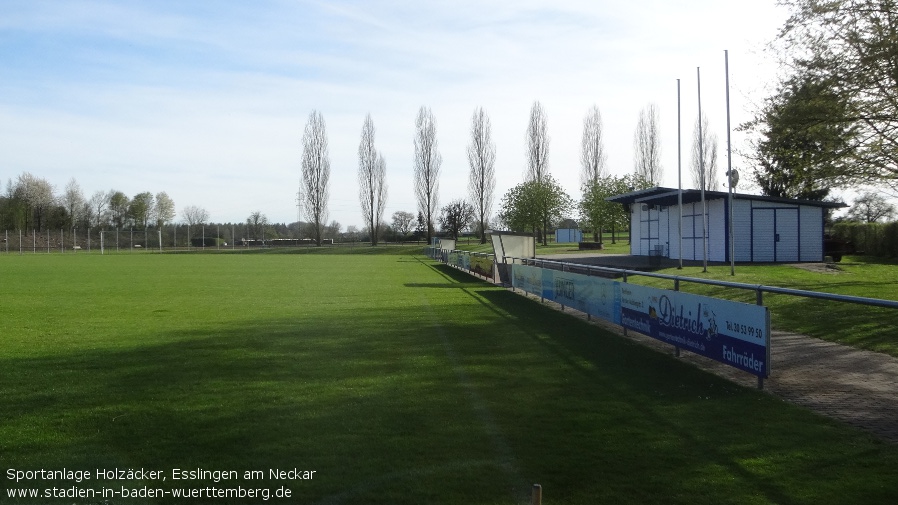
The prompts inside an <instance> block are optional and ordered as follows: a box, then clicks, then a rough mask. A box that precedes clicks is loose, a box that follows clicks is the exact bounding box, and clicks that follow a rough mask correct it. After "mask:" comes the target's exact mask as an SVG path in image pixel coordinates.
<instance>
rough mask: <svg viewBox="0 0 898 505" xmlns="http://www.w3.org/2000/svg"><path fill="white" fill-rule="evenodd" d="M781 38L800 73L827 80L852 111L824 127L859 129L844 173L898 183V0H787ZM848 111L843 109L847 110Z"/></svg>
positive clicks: (827, 119)
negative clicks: (897, 56) (897, 59)
mask: <svg viewBox="0 0 898 505" xmlns="http://www.w3.org/2000/svg"><path fill="white" fill-rule="evenodd" d="M783 3H784V4H785V5H786V6H788V7H789V8H790V11H791V15H790V17H789V19H788V20H787V21H786V24H785V25H784V26H783V28H782V30H781V32H780V35H779V37H778V42H779V43H780V44H781V47H779V48H778V49H780V53H781V54H784V55H785V62H784V63H785V64H786V65H787V66H788V67H789V68H790V69H792V71H793V73H794V75H795V76H799V77H801V76H803V77H806V78H807V79H808V80H810V81H811V82H814V83H817V82H822V83H826V84H827V86H828V87H829V89H830V90H831V91H830V93H831V94H832V95H833V96H834V97H836V100H835V104H836V105H837V106H838V108H839V109H841V108H844V113H840V114H835V115H831V116H825V115H821V116H820V117H819V118H818V120H819V121H820V122H821V123H822V124H823V125H824V128H835V129H843V130H854V131H856V132H857V135H853V136H851V138H850V140H851V143H850V149H841V148H838V149H833V150H832V152H834V153H836V154H839V155H840V157H843V158H846V160H845V161H846V162H845V163H836V164H835V167H836V168H840V169H841V173H839V174H838V175H840V176H843V177H847V178H849V179H851V180H853V181H855V182H857V181H860V182H870V183H886V184H889V185H891V186H892V187H893V188H895V187H898V71H896V64H898V63H896V55H898V35H896V34H898V15H896V12H898V4H896V2H895V0H784V1H783ZM840 112H841V111H840Z"/></svg>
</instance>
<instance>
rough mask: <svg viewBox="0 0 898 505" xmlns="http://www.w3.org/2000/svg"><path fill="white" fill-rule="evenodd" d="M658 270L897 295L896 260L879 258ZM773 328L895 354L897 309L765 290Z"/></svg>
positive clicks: (741, 295)
mask: <svg viewBox="0 0 898 505" xmlns="http://www.w3.org/2000/svg"><path fill="white" fill-rule="evenodd" d="M660 273H666V274H669V275H681V276H685V277H696V278H706V279H717V280H723V281H731V282H741V283H744V284H753V285H758V284H762V285H766V286H779V287H787V288H794V289H803V290H807V291H822V292H827V293H837V294H843V295H851V296H861V297H868V298H880V299H884V300H898V289H896V286H898V262H895V261H894V260H888V259H882V258H870V257H863V256H848V257H846V258H845V259H844V260H843V261H842V262H841V263H839V264H838V265H836V268H833V269H820V268H810V267H808V266H807V265H804V266H794V265H751V266H737V267H736V275H735V276H731V275H730V267H729V266H710V267H708V272H707V273H703V272H702V268H701V267H684V268H683V269H682V270H677V269H675V268H671V269H667V270H662V271H661V272H660ZM630 280H631V282H637V283H640V284H650V285H655V286H659V287H664V288H667V289H671V288H672V284H673V283H672V282H671V281H668V280H659V279H649V278H647V277H631V279H630ZM680 287H681V289H682V290H683V291H687V292H692V293H698V294H704V295H708V296H716V297H720V298H728V299H733V300H739V301H743V302H747V303H755V293H754V292H753V291H743V290H733V289H728V288H721V287H715V286H707V285H702V284H694V283H688V282H684V283H681V285H680ZM764 305H766V306H768V307H770V311H771V324H772V325H773V327H774V328H777V329H783V330H788V331H794V332H797V333H802V334H805V335H810V336H813V337H817V338H821V339H824V340H829V341H833V342H839V343H841V344H845V345H850V346H853V347H857V348H860V349H868V350H871V351H877V352H881V353H885V354H889V355H891V356H895V357H898V310H895V309H887V308H879V307H867V306H863V305H857V304H851V303H840V302H830V301H823V300H815V299H811V298H801V297H795V296H789V295H777V294H769V293H767V294H765V295H764Z"/></svg>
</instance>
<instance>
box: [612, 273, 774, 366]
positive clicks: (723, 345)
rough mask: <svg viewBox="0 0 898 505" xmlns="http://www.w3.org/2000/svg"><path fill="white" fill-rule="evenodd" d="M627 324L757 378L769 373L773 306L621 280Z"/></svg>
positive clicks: (622, 301)
mask: <svg viewBox="0 0 898 505" xmlns="http://www.w3.org/2000/svg"><path fill="white" fill-rule="evenodd" d="M620 294H621V299H620V303H621V318H620V321H621V322H620V324H621V326H623V327H624V328H628V329H631V330H634V331H638V332H639V333H642V334H644V335H648V336H650V337H652V338H655V339H658V340H661V341H663V342H667V343H669V344H672V345H675V346H677V347H681V348H683V349H686V350H688V351H691V352H694V353H696V354H701V355H702V356H706V357H708V358H711V359H714V360H716V361H720V362H722V363H725V364H727V365H730V366H732V367H735V368H738V369H740V370H744V371H746V372H749V373H751V374H754V375H756V376H758V377H769V376H770V345H769V342H770V336H769V333H770V311H769V310H768V309H767V307H763V306H760V305H751V304H747V303H740V302H732V301H729V300H721V299H718V298H710V297H706V296H699V295H693V294H689V293H682V292H680V291H669V290H666V289H657V288H650V287H646V286H639V285H634V284H626V283H621V284H620Z"/></svg>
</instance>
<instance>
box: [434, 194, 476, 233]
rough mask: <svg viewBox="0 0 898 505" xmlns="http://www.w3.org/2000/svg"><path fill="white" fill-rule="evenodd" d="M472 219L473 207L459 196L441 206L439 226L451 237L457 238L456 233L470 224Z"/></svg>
mask: <svg viewBox="0 0 898 505" xmlns="http://www.w3.org/2000/svg"><path fill="white" fill-rule="evenodd" d="M472 219H474V207H473V206H472V205H471V204H470V203H468V202H466V201H464V200H462V199H461V198H459V199H457V200H453V201H451V202H449V203H448V204H447V205H446V206H445V207H443V210H442V213H441V214H440V226H441V227H442V228H443V231H445V232H448V233H449V235H450V236H452V238H453V239H455V240H458V234H459V233H460V232H462V231H464V230H465V228H467V227H468V225H469V224H471V220H472Z"/></svg>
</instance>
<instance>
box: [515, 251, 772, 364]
mask: <svg viewBox="0 0 898 505" xmlns="http://www.w3.org/2000/svg"><path fill="white" fill-rule="evenodd" d="M512 286H514V287H515V288H517V289H522V290H524V291H526V292H528V293H532V294H534V295H537V296H541V297H543V298H545V299H547V300H551V301H554V302H557V303H560V304H562V305H564V306H567V307H573V308H575V309H577V310H579V311H581V312H585V313H587V314H590V315H592V316H595V317H599V318H602V319H604V320H606V321H610V322H612V323H615V324H619V325H621V326H623V327H624V328H627V329H630V330H633V331H637V332H639V333H642V334H644V335H647V336H649V337H652V338H655V339H658V340H660V341H662V342H666V343H668V344H671V345H674V346H677V347H679V348H681V349H684V350H687V351H691V352H693V353H696V354H700V355H702V356H705V357H708V358H711V359H713V360H716V361H720V362H722V363H725V364H727V365H730V366H732V367H735V368H738V369H740V370H743V371H746V372H748V373H751V374H753V375H756V376H758V377H769V376H770V311H769V310H768V309H767V307H763V306H760V305H752V304H747V303H740V302H733V301H730V300H722V299H719V298H711V297H707V296H700V295H694V294H690V293H683V292H680V291H671V290H666V289H659V288H652V287H647V286H640V285H637V284H628V283H623V282H617V281H613V280H610V279H604V278H601V277H590V276H587V275H583V274H574V273H570V272H561V271H558V270H550V269H545V268H539V267H532V266H527V265H517V264H516V265H513V266H512Z"/></svg>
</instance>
